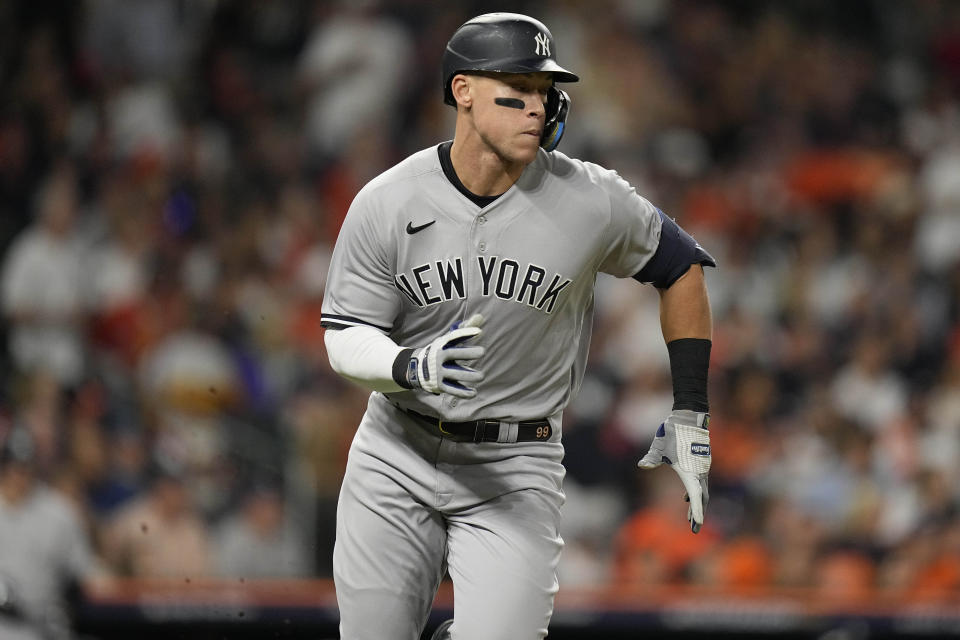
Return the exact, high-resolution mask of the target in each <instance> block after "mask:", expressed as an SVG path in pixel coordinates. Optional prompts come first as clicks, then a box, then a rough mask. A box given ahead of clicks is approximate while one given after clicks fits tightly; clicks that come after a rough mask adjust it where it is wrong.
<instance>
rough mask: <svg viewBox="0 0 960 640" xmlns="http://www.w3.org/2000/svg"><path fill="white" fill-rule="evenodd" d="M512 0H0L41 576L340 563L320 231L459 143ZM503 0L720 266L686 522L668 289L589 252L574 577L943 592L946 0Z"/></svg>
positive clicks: (11, 218)
mask: <svg viewBox="0 0 960 640" xmlns="http://www.w3.org/2000/svg"><path fill="white" fill-rule="evenodd" d="M51 5H54V6H53V7H52V6H51ZM54 8H55V10H53V9H54ZM500 9H504V6H503V5H498V4H496V3H489V2H480V1H466V0H464V1H460V2H444V3H435V2H429V1H428V0H379V1H377V0H344V1H342V2H338V1H334V0H326V1H325V0H312V1H310V0H291V1H289V2H268V1H264V0H221V1H218V2H211V1H209V0H180V1H178V2H171V1H168V0H85V1H84V2H72V1H70V0H61V1H60V2H54V3H32V2H27V1H25V0H18V1H11V2H5V3H0V95H2V96H3V100H2V104H0V258H2V266H0V269H2V271H0V285H2V290H0V291H2V293H0V295H2V314H3V323H2V325H0V329H2V343H3V349H2V351H0V357H2V363H0V441H2V442H4V445H3V446H4V449H3V451H4V453H3V454H2V462H0V465H2V466H0V468H2V470H3V471H2V472H0V537H2V536H7V538H3V539H4V540H6V539H8V538H9V536H11V535H14V534H18V535H20V536H21V537H26V538H30V537H31V535H30V529H28V528H24V527H21V528H20V529H18V530H16V531H14V532H13V533H8V532H7V531H6V530H5V527H6V526H7V523H8V522H13V520H12V519H11V518H12V516H10V517H8V515H5V514H8V513H10V514H12V513H16V512H17V502H16V500H14V498H12V497H10V496H15V495H23V492H21V494H17V492H16V491H15V490H8V487H7V485H8V484H9V483H11V482H12V483H13V484H16V483H17V482H20V483H21V484H22V483H23V482H28V483H30V482H32V483H34V484H35V485H36V486H37V487H41V488H42V489H43V491H44V492H45V494H44V495H45V496H46V498H47V499H50V500H53V501H54V502H55V503H56V504H57V505H59V507H58V509H57V510H54V511H56V514H60V515H56V517H58V518H61V520H62V522H69V523H71V524H69V525H66V524H62V525H61V526H62V527H63V528H64V529H68V528H73V529H75V530H76V533H77V540H79V541H73V538H71V541H70V542H69V543H68V542H63V541H60V542H56V541H51V542H50V544H51V545H56V544H61V545H63V546H64V547H69V548H70V549H72V550H73V551H72V552H71V553H72V555H71V554H66V553H65V557H64V558H63V559H62V560H58V562H62V566H58V567H57V569H56V570H57V571H58V572H60V573H62V572H63V570H64V569H65V568H67V567H69V568H73V569H74V570H75V571H74V573H76V574H77V576H78V577H82V576H83V575H89V574H91V573H100V574H103V575H121V576H145V577H150V576H167V577H201V576H232V577H243V578H254V577H300V576H328V575H329V574H330V559H329V557H330V553H331V549H332V542H333V533H332V530H333V517H334V510H335V502H336V494H337V490H338V482H339V479H340V474H341V473H342V469H343V466H344V463H345V455H346V449H347V447H348V445H349V441H350V438H351V437H352V433H353V430H354V428H355V426H356V424H357V422H358V420H359V417H360V415H361V414H362V412H363V410H364V407H365V403H366V396H367V393H366V392H365V391H363V390H362V389H359V388H357V387H355V386H352V385H351V384H349V383H347V382H345V381H343V380H342V379H340V378H339V377H337V376H336V375H335V374H334V373H333V372H332V371H331V370H330V369H329V366H328V364H327V362H326V356H325V353H324V347H323V341H322V331H321V329H320V327H319V310H320V302H321V300H322V296H323V290H324V284H325V277H326V266H327V262H328V259H329V255H330V251H331V248H332V246H333V242H334V240H335V239H336V234H337V231H338V229H339V225H340V222H341V221H342V218H343V216H344V214H345V212H346V208H347V207H348V205H349V203H350V201H351V199H352V197H353V195H354V194H355V193H356V191H357V190H358V189H359V188H360V186H362V185H363V184H364V183H365V182H366V181H367V180H369V179H370V178H372V177H374V176H375V175H377V174H378V173H379V172H380V171H382V170H384V169H386V168H387V167H389V166H391V165H392V164H393V163H395V162H396V161H398V160H400V159H402V158H403V157H405V156H406V155H407V154H409V153H411V152H413V151H415V150H418V149H421V148H424V147H427V146H431V145H434V144H436V143H438V142H440V141H443V140H446V139H449V138H450V137H452V131H453V129H452V125H453V116H454V114H453V110H452V109H450V108H449V107H446V106H445V105H443V103H442V98H441V90H440V79H439V62H440V56H441V54H442V51H443V47H444V44H445V42H446V40H447V38H449V36H450V34H451V33H453V31H454V30H455V29H456V27H457V26H459V25H460V24H461V23H462V22H464V21H465V20H466V19H468V18H470V17H472V16H474V15H476V14H479V13H483V12H485V11H490V10H500ZM509 10H514V11H522V12H526V13H529V14H531V15H534V16H536V17H538V18H539V19H541V20H542V21H544V22H545V23H546V24H547V25H548V26H549V27H550V28H551V30H552V31H553V35H554V36H555V39H556V43H557V48H558V51H557V52H556V54H557V56H558V59H559V60H560V62H561V64H563V65H564V66H565V67H567V68H569V69H572V70H574V71H575V72H576V73H578V74H579V75H580V76H581V78H582V81H581V82H580V83H578V84H575V85H570V87H569V88H568V89H569V92H570V94H571V98H572V103H573V107H572V114H571V117H570V121H569V127H568V132H567V133H566V137H565V138H564V141H563V144H562V146H561V151H563V152H565V153H567V154H569V155H572V156H576V157H580V158H583V159H585V160H590V161H595V162H598V163H600V164H602V165H604V166H607V167H609V168H612V169H616V170H617V171H619V172H620V173H621V175H623V176H624V177H625V178H626V179H627V180H629V181H630V182H631V183H632V184H634V185H635V186H636V187H637V190H638V191H639V192H640V193H641V194H643V195H645V196H646V197H648V198H649V199H650V200H651V201H653V202H654V203H655V204H657V205H658V206H659V207H660V208H661V209H663V210H664V211H666V212H667V213H669V214H670V215H671V216H674V217H676V218H677V220H678V222H680V224H682V225H683V226H684V227H685V228H686V229H687V230H689V231H690V232H691V233H693V235H694V236H695V237H696V238H697V239H698V241H699V242H700V243H701V244H702V245H703V246H704V247H706V248H707V249H708V250H709V251H710V252H711V253H712V254H713V255H714V256H716V257H717V259H718V263H719V268H718V269H711V270H709V272H708V274H707V278H708V287H709V289H710V294H711V300H712V305H713V314H714V323H715V335H714V345H713V354H712V364H711V372H710V400H711V409H712V414H713V427H712V439H713V451H714V456H713V470H712V473H711V494H710V495H711V497H710V503H709V507H708V511H707V523H706V526H705V527H704V530H703V531H702V532H701V533H700V534H699V535H698V536H693V535H691V534H689V532H688V529H687V527H688V525H687V523H686V520H685V518H684V511H685V506H684V505H683V502H682V488H681V486H680V483H679V482H678V481H677V480H676V478H675V477H673V476H672V474H670V473H669V471H663V472H660V471H657V472H642V473H641V472H638V471H637V470H636V467H635V465H636V461H637V459H639V457H641V456H642V454H643V452H645V451H646V449H647V447H648V445H649V442H650V440H651V439H652V437H653V433H654V431H655V430H656V427H657V425H658V424H659V421H660V420H661V419H662V418H663V417H664V416H665V415H667V413H668V412H669V410H670V405H671V386H670V379H669V368H668V363H667V358H666V350H665V349H664V347H663V342H662V337H661V335H660V330H659V319H658V314H657V293H656V291H655V290H653V289H652V288H650V287H644V286H641V285H638V284H637V283H636V282H635V281H632V280H628V281H620V280H615V279H613V278H602V279H601V280H600V281H599V282H598V294H597V305H596V306H597V315H596V318H595V329H594V341H593V343H592V356H591V362H590V369H589V370H588V372H587V376H586V379H585V381H584V385H583V388H582V390H581V392H580V394H579V396H578V397H577V399H576V400H575V402H574V403H573V405H572V406H571V407H570V409H569V410H568V412H567V414H566V416H565V422H564V443H565V445H566V458H565V463H566V466H567V469H568V474H567V479H566V488H567V493H568V501H567V506H566V507H565V508H566V519H565V527H566V529H565V531H564V532H563V535H564V538H565V540H566V542H567V547H566V550H565V555H564V558H563V561H562V564H561V584H564V585H568V586H585V587H586V586H602V585H612V584H616V585H619V586H621V587H623V588H625V589H637V590H644V589H651V588H653V589H655V588H657V587H658V586H660V585H663V584H698V585H710V586H719V587H722V588H736V587H744V588H759V589H762V588H768V587H771V586H781V587H803V588H811V589H815V590H818V591H819V592H822V593H826V594H829V595H831V597H841V596H849V597H855V596H857V595H862V594H864V593H868V592H870V590H872V589H876V588H882V589H885V590H891V591H893V592H896V593H901V594H923V593H927V594H933V593H942V592H947V593H949V592H950V591H951V590H953V593H954V594H955V593H956V592H957V590H960V513H958V508H960V470H958V469H960V464H958V463H960V268H958V267H960V5H957V4H956V3H953V2H949V1H946V0H925V1H923V2H912V3H891V2H883V1H882V0H858V1H856V2H831V1H829V0H809V1H800V0H796V1H784V2H777V3H767V2H754V1H751V0H731V1H729V2H719V1H706V0H674V1H668V0H649V1H645V2H632V1H630V0H600V1H591V2H586V1H584V2H578V1H576V0H566V1H551V2H524V1H520V0H518V1H516V2H513V3H510V7H509ZM17 442H20V443H21V444H20V445H18V446H13V445H14V444H16V443H17ZM14 474H20V476H28V478H27V480H26V481H24V480H23V478H19V479H14V480H10V478H9V476H12V475H14ZM18 486H19V485H18ZM28 493H29V492H28ZM50 513H51V511H50V510H49V509H47V510H43V509H38V516H37V517H38V518H42V517H44V515H46V516H48V517H52V516H50ZM64 514H66V515H64ZM68 516H69V517H68ZM8 528H9V527H8ZM4 544H6V543H4ZM2 547H3V545H0V579H2V578H3V577H4V573H5V572H7V573H8V574H11V573H12V574H16V566H15V565H16V562H12V564H13V565H14V568H13V569H11V568H10V567H9V566H5V554H4V551H3V550H2ZM78 549H79V550H78ZM10 555H15V554H12V553H7V554H6V556H10ZM78 556H82V557H83V561H82V562H81V561H80V560H77V559H76V558H77V557H78ZM44 557H45V558H47V560H48V561H53V560H52V559H53V558H55V557H59V556H57V555H52V554H47V555H45V556H44ZM70 558H74V559H73V560H70ZM6 564H7V565H9V564H11V563H10V562H8V563H6ZM7 580H8V581H12V582H14V583H15V582H17V577H16V575H12V576H11V575H8V576H7ZM21 582H30V578H24V579H21ZM32 588H33V587H31V586H29V585H21V591H23V592H29V591H30V590H31V589H32ZM24 600H25V601H27V600H29V597H24ZM2 606H3V604H2V598H0V609H2ZM27 608H29V607H27Z"/></svg>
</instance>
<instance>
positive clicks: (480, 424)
mask: <svg viewBox="0 0 960 640" xmlns="http://www.w3.org/2000/svg"><path fill="white" fill-rule="evenodd" d="M403 411H404V412H406V413H407V414H409V415H411V416H413V417H414V418H416V419H417V420H420V421H421V422H425V423H427V424H429V425H430V426H432V427H435V428H436V429H437V431H438V433H437V435H439V436H441V437H444V438H449V439H450V440H453V441H455V442H500V427H501V426H502V425H510V424H512V423H508V422H501V421H500V420H468V421H466V422H450V421H448V420H441V419H439V418H434V417H433V416H425V415H423V414H422V413H417V412H416V411H411V410H410V409H403ZM516 425H517V439H516V440H513V439H510V440H507V442H535V441H540V442H543V441H546V440H549V439H550V436H551V435H553V428H552V427H551V426H550V421H549V420H547V419H546V418H540V419H539V420H523V421H521V422H517V423H516Z"/></svg>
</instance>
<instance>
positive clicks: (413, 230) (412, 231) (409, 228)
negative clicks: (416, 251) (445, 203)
mask: <svg viewBox="0 0 960 640" xmlns="http://www.w3.org/2000/svg"><path fill="white" fill-rule="evenodd" d="M434 222H436V220H431V221H430V222H428V223H426V224H421V225H420V226H418V227H415V226H413V223H412V222H408V223H407V233H409V234H410V235H413V234H415V233H417V232H418V231H423V230H424V229H426V228H427V227H429V226H430V225H432V224H433V223H434Z"/></svg>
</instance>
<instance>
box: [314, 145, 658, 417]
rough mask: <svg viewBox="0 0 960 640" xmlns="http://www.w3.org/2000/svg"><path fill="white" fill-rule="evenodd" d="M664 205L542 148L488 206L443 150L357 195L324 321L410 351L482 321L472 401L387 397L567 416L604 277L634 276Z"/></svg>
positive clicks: (414, 403) (443, 409)
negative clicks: (452, 173) (470, 321)
mask: <svg viewBox="0 0 960 640" xmlns="http://www.w3.org/2000/svg"><path fill="white" fill-rule="evenodd" d="M660 224H661V222H660V216H659V215H658V213H657V209H656V208H655V207H654V206H653V205H652V204H650V203H649V202H648V201H647V200H645V199H644V198H642V197H640V196H639V195H638V194H637V193H636V191H635V190H634V189H633V188H632V187H631V186H630V185H629V184H628V183H627V182H626V181H624V180H623V179H622V178H621V177H620V176H618V175H617V174H616V173H615V172H613V171H609V170H606V169H603V168H601V167H599V166H597V165H594V164H590V163H587V162H581V161H578V160H574V159H571V158H569V157H567V156H565V155H563V154H562V153H559V152H553V153H546V152H544V151H541V152H540V153H539V155H538V157H537V159H536V161H535V162H533V163H532V164H531V165H530V166H528V167H527V168H526V170H525V171H524V173H523V175H522V176H521V178H520V179H519V180H518V181H517V183H516V184H514V185H513V187H511V188H510V189H509V190H508V191H507V192H506V193H504V194H503V195H502V196H500V197H499V198H497V199H496V200H495V201H494V202H493V203H491V204H489V205H488V206H486V207H484V208H483V209H480V208H479V207H478V206H477V205H476V204H474V203H473V202H472V201H470V200H469V199H468V198H467V197H466V196H465V195H463V194H462V193H460V191H458V190H457V188H455V187H454V185H452V184H451V183H450V181H449V180H448V179H447V177H446V176H445V175H444V173H443V170H442V168H441V164H440V161H439V157H438V153H437V149H436V148H430V149H426V150H424V151H421V152H419V153H416V154H414V155H413V156H411V157H410V158H408V159H407V160H405V161H404V162H402V163H400V164H399V165H397V166H396V167H394V168H392V169H390V170H389V171H387V172H386V173H384V174H382V175H381V176H379V177H378V178H376V179H375V180H373V181H372V182H370V183H369V184H368V185H367V186H365V187H364V188H363V189H362V190H361V191H360V193H359V194H358V195H357V197H356V199H355V201H354V203H353V205H352V207H351V209H350V211H349V213H348V215H347V218H346V221H345V222H344V225H343V228H342V229H341V231H340V238H339V239H338V241H337V246H336V248H335V250H334V252H333V258H332V262H331V265H330V272H329V279H328V283H327V294H326V298H325V300H324V304H323V313H324V316H323V318H324V320H326V321H333V322H336V323H339V324H341V325H346V326H349V325H354V324H366V325H370V326H373V327H377V328H380V329H382V330H383V331H385V332H386V333H387V334H388V335H389V336H390V337H391V338H392V339H393V340H394V341H395V342H397V343H398V344H400V345H403V346H410V347H417V346H423V345H425V344H428V343H429V342H430V341H431V340H433V339H434V338H435V337H437V336H438V335H439V334H441V333H443V332H444V331H446V330H447V329H448V328H449V327H450V326H451V325H452V324H453V323H454V322H457V321H460V320H463V319H465V318H467V317H469V316H470V315H471V314H474V313H480V314H482V315H483V317H484V318H485V319H486V322H485V324H484V326H483V335H482V339H481V341H482V344H483V345H484V346H485V347H486V350H487V351H486V355H485V356H484V357H483V359H482V360H480V361H478V362H476V363H475V366H476V367H477V368H479V369H481V370H482V371H483V372H484V374H485V376H486V378H485V380H484V382H483V383H482V384H481V385H480V386H479V387H478V393H477V396H476V397H474V398H472V399H469V400H463V399H456V398H452V397H449V396H445V395H439V396H438V395H433V394H429V393H424V392H422V391H406V392H401V393H395V394H391V399H392V400H394V401H395V402H396V403H397V404H399V405H400V406H403V407H405V408H410V409H414V410H416V411H419V412H422V413H426V414H430V415H434V416H439V417H442V418H444V419H449V420H467V419H476V418H498V419H508V420H527V419H535V418H542V417H544V416H551V415H554V414H556V413H557V412H558V411H560V410H562V409H563V408H564V407H565V406H566V405H567V403H568V401H569V400H570V397H571V395H572V394H573V393H575V392H576V390H577V388H578V385H579V384H580V381H581V379H582V377H583V372H584V366H585V362H586V356H587V347H588V343H589V339H590V327H591V314H592V309H593V292H594V285H595V279H596V275H597V273H598V272H604V273H609V274H612V275H614V276H620V277H627V276H632V275H634V274H636V273H637V272H639V271H640V269H641V268H642V267H643V266H644V264H645V263H646V261H647V260H648V259H649V258H650V257H651V256H652V255H653V253H654V252H655V251H656V249H657V244H658V240H659V235H660Z"/></svg>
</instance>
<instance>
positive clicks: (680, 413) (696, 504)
mask: <svg viewBox="0 0 960 640" xmlns="http://www.w3.org/2000/svg"><path fill="white" fill-rule="evenodd" d="M709 424H710V414H709V413H699V412H697V411H690V410H687V409H679V410H674V411H673V412H672V413H671V414H670V417H668V418H667V419H666V420H664V421H663V424H661V425H660V428H659V429H658V430H657V435H656V437H655V438H654V439H653V444H651V445H650V450H649V451H647V455H645V456H643V458H642V459H641V460H640V462H638V463H637V466H638V467H640V468H641V469H656V468H657V467H659V466H660V465H661V464H663V463H664V462H666V463H667V464H668V465H670V467H671V468H672V469H673V470H674V471H676V472H677V475H678V476H680V480H681V482H683V486H684V488H685V489H686V490H687V493H686V494H685V495H684V496H683V499H684V500H686V501H687V502H689V503H690V507H689V508H688V509H687V520H689V521H690V529H691V531H693V532H694V533H699V532H700V527H702V526H703V512H704V509H705V508H706V506H707V502H708V501H709V500H710V492H709V490H708V489H707V474H708V473H709V472H710V461H711V456H710V432H709V431H708V430H707V428H708V426H709Z"/></svg>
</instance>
